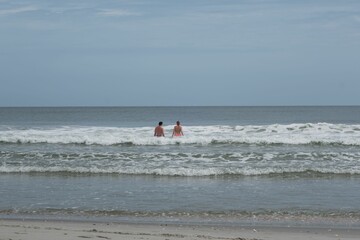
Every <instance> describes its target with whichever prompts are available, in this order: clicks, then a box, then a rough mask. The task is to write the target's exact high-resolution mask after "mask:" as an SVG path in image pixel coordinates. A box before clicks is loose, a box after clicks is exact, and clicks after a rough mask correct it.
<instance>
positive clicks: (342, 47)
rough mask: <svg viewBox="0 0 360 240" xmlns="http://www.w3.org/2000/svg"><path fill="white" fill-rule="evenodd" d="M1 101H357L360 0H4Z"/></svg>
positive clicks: (0, 29)
mask: <svg viewBox="0 0 360 240" xmlns="http://www.w3.org/2000/svg"><path fill="white" fill-rule="evenodd" d="M0 84H1V85H0V86H1V87H0V106H225V105H230V106H268V105H271V106H283V105H360V94H359V89H360V1H359V0H336V1H335V0H301V1H299V0H287V1H284V0H177V1H176V0H77V1H73V0H72V1H69V0H62V1H49V0H18V1H17V0H0Z"/></svg>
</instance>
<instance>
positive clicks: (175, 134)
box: [172, 121, 184, 137]
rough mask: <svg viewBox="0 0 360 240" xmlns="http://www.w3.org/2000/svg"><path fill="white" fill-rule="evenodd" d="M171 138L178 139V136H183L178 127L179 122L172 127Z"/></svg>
mask: <svg viewBox="0 0 360 240" xmlns="http://www.w3.org/2000/svg"><path fill="white" fill-rule="evenodd" d="M172 136H173V137H174V136H175V137H180V136H184V133H183V131H182V127H181V125H180V121H177V122H176V126H174V130H173V133H172Z"/></svg>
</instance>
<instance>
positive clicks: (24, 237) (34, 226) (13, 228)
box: [0, 220, 360, 240]
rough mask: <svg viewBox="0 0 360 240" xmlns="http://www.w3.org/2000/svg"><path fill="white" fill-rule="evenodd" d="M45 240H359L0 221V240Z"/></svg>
mask: <svg viewBox="0 0 360 240" xmlns="http://www.w3.org/2000/svg"><path fill="white" fill-rule="evenodd" d="M48 239H52V240H63V239H126V240H138V239H139V240H140V239H141V240H160V239H161V240H180V239H181V240H190V239H192V240H193V239H219V240H233V239H234V240H235V239H237V240H257V239H259V240H260V239H263V240H275V239H276V240H288V239H291V240H303V239H319V240H330V239H336V240H338V239H349V240H350V239H352V240H355V239H356V240H358V239H360V229H343V228H297V227H261V226H259V227H255V228H254V227H229V226H226V227H225V226H204V225H200V226H199V225H169V224H133V223H131V224H129V223H104V222H101V223H98V222H72V221H45V220H44V221H40V220H25V221H22V220H0V240H48Z"/></svg>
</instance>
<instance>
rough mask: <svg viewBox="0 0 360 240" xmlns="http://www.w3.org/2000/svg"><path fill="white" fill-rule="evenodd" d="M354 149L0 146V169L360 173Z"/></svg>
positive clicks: (210, 173)
mask: <svg viewBox="0 0 360 240" xmlns="http://www.w3.org/2000/svg"><path fill="white" fill-rule="evenodd" d="M359 161H360V153H359V152H346V153H345V152H324V153H318V152H285V153H284V152H264V153H261V152H232V153H229V152H223V153H194V152H187V153H186V152H182V153H154V152H119V153H93V152H90V153H76V152H71V153H65V152H62V153H54V152H38V151H33V152H5V151H0V173H42V174H48V173H49V174H53V173H58V174H63V175H67V174H115V175H156V176H185V177H202V176H274V175H275V176H278V175H281V176H285V175H289V176H322V175H360V166H359V164H358V163H359Z"/></svg>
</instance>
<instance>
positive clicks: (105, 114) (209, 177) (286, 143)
mask: <svg viewBox="0 0 360 240" xmlns="http://www.w3.org/2000/svg"><path fill="white" fill-rule="evenodd" d="M177 120H180V121H181V123H182V126H183V132H184V136H183V137H176V138H172V137H171V132H172V128H173V126H174V125H175V122H176V121H177ZM159 121H163V122H164V129H165V138H158V137H154V136H153V131H154V128H155V126H157V123H158V122H159ZM0 195H1V201H0V217H2V218H49V219H92V220H93V219H96V220H99V221H100V220H104V221H130V222H131V221H136V222H139V221H143V222H154V221H158V222H174V223H188V222H192V223H199V224H202V223H207V224H259V223H261V224H274V222H275V223H277V224H283V225H286V226H288V225H314V224H317V225H322V224H325V225H337V226H338V225H343V226H346V227H360V201H359V199H360V107H357V106H349V107H345V106H343V107H49V108H46V107H34V108H30V107H29V108H21V107H18V108H0Z"/></svg>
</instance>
